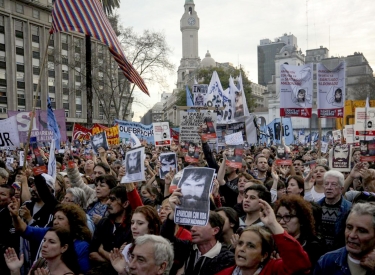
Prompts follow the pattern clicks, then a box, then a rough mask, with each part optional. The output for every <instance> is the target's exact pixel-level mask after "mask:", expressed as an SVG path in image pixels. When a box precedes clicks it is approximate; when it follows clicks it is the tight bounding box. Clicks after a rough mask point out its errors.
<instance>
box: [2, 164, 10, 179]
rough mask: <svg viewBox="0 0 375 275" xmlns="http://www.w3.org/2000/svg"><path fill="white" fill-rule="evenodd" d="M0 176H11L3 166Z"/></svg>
mask: <svg viewBox="0 0 375 275" xmlns="http://www.w3.org/2000/svg"><path fill="white" fill-rule="evenodd" d="M0 177H2V178H9V173H8V171H7V170H5V169H4V168H1V167H0Z"/></svg>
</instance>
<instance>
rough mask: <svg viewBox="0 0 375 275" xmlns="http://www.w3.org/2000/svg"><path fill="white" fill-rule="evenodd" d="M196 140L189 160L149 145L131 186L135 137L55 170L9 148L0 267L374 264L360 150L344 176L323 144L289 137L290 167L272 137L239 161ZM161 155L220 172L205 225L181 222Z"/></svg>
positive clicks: (151, 270) (173, 174)
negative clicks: (141, 176)
mask: <svg viewBox="0 0 375 275" xmlns="http://www.w3.org/2000/svg"><path fill="white" fill-rule="evenodd" d="M200 149H201V153H200V156H199V162H198V163H194V164H192V163H187V162H185V158H184V154H185V153H183V152H182V150H181V148H180V146H179V145H177V144H172V145H171V146H170V147H155V146H153V145H145V160H144V167H145V171H144V173H145V179H146V180H145V181H142V182H134V183H126V184H122V183H121V178H122V177H123V176H124V175H125V174H126V172H127V171H126V165H123V164H122V163H123V159H124V154H126V152H127V151H128V150H130V146H126V145H115V146H111V147H110V148H109V149H108V150H105V149H104V148H103V147H100V148H98V149H97V151H98V155H96V154H95V153H94V152H93V151H91V152H90V154H89V155H88V154H87V152H85V148H84V146H81V148H80V150H77V151H76V152H73V151H72V150H66V151H65V153H64V154H56V160H57V165H56V172H57V176H56V179H54V178H53V177H51V176H50V175H48V174H41V175H34V174H33V172H32V171H33V170H32V168H33V166H34V165H35V160H34V159H33V158H32V156H31V155H29V156H27V167H25V168H24V167H22V163H19V162H18V159H17V156H16V151H14V152H13V153H14V154H15V156H14V163H12V164H9V163H8V164H6V163H5V162H4V161H0V167H1V168H0V181H1V185H0V220H1V224H0V244H1V249H2V252H3V254H4V257H1V258H0V274H4V275H6V274H12V275H18V274H32V275H33V274H36V275H46V274H51V275H71V274H74V275H78V274H91V275H96V274H105V275H112V274H119V275H127V274H138V275H143V274H145V275H146V274H147V275H156V274H160V275H161V274H170V275H176V274H185V275H215V274H218V275H263V274H317V275H318V274H329V275H338V274H353V275H361V274H374V273H375V204H374V203H373V202H375V193H372V192H375V170H374V168H375V164H374V163H368V162H361V161H360V150H359V149H358V150H357V149H354V150H353V152H352V155H353V158H352V159H353V163H352V169H351V171H350V172H349V173H341V172H339V171H336V170H330V169H329V167H328V165H327V164H328V157H329V154H321V153H319V150H320V148H319V146H316V148H315V149H313V150H312V149H311V148H308V147H305V146H302V145H300V146H298V145H292V146H289V147H288V146H285V150H286V151H287V152H288V154H289V156H290V157H291V159H292V165H277V164H276V162H277V161H276V155H277V147H275V146H269V147H266V146H259V145H258V146H251V147H246V148H245V150H244V154H243V159H242V167H241V168H239V169H236V168H232V167H229V166H227V165H226V159H227V154H228V151H227V150H225V149H223V150H219V151H217V150H211V149H210V146H209V144H208V143H207V140H205V139H204V138H203V137H202V140H201V144H200ZM47 152H48V150H47V148H46V150H45V151H43V149H42V148H41V150H40V153H41V156H42V158H43V160H44V161H45V163H46V164H47V163H48V159H49V157H50V156H49V155H48V153H47ZM165 152H175V153H176V155H177V159H178V165H177V166H178V169H177V170H179V171H181V170H183V169H184V168H186V167H194V166H198V167H209V168H213V169H215V173H216V174H217V177H216V178H215V179H214V180H213V183H212V188H211V189H210V206H209V207H210V211H209V217H208V223H207V225H205V226H196V225H195V226H183V225H181V224H176V223H175V222H174V215H175V209H176V207H177V206H179V205H180V204H181V202H182V201H183V200H184V195H183V194H186V193H184V192H182V190H181V188H179V187H177V182H178V177H177V176H178V174H177V172H178V171H176V170H175V169H172V168H170V169H169V171H165V170H163V169H161V167H162V163H161V161H160V158H159V155H160V154H161V153H165ZM358 152H359V153H358ZM8 153H9V152H8ZM10 154H12V152H10ZM3 157H5V154H4V156H3ZM3 159H4V158H3ZM160 173H162V175H161V174H160ZM162 178H163V179H162ZM198 189H199V188H192V190H191V191H189V192H192V193H194V192H196V191H197V190H198ZM194 190H195V191H194ZM202 190H203V189H202ZM195 206H196V207H197V205H195Z"/></svg>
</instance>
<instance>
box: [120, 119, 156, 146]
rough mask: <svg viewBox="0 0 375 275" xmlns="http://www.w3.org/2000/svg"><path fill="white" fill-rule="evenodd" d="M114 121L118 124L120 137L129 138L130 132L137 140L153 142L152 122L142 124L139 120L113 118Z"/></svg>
mask: <svg viewBox="0 0 375 275" xmlns="http://www.w3.org/2000/svg"><path fill="white" fill-rule="evenodd" d="M115 123H117V124H118V126H119V134H120V138H121V139H128V140H129V139H130V133H134V135H136V136H137V137H138V138H139V140H140V141H141V142H142V141H144V140H145V141H147V143H148V144H154V129H153V126H152V124H150V125H144V124H142V123H139V122H131V121H123V120H118V119H115Z"/></svg>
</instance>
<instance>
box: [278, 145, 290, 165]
mask: <svg viewBox="0 0 375 275" xmlns="http://www.w3.org/2000/svg"><path fill="white" fill-rule="evenodd" d="M276 150H277V159H276V164H277V165H292V159H291V158H290V157H289V154H288V152H286V150H285V146H284V145H282V144H278V145H277V148H276Z"/></svg>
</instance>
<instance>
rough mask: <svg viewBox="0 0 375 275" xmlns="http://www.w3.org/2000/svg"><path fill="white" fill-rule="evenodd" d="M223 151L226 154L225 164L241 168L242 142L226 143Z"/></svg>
mask: <svg viewBox="0 0 375 275" xmlns="http://www.w3.org/2000/svg"><path fill="white" fill-rule="evenodd" d="M225 151H226V156H227V159H226V161H225V165H226V166H229V167H232V168H236V169H241V168H242V159H243V144H239V145H227V146H226V150H225Z"/></svg>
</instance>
